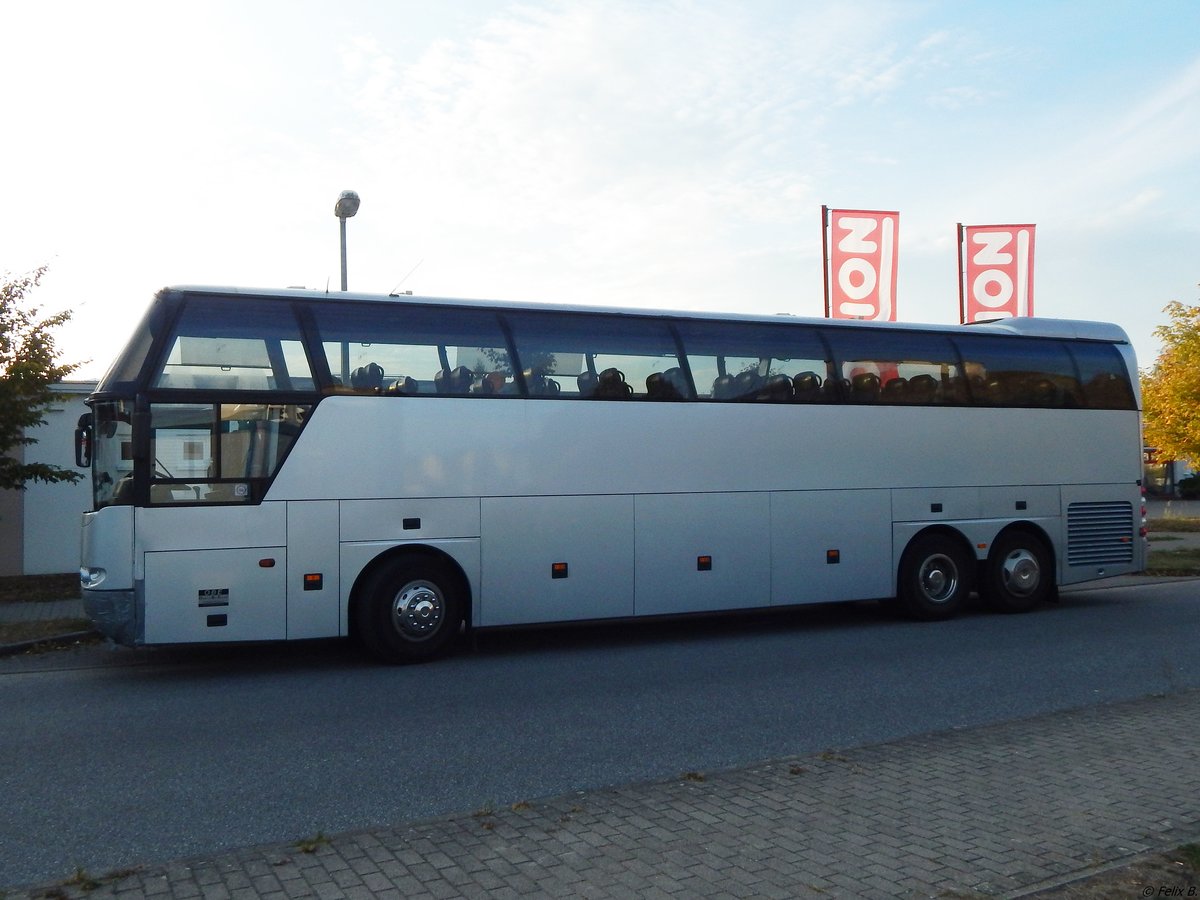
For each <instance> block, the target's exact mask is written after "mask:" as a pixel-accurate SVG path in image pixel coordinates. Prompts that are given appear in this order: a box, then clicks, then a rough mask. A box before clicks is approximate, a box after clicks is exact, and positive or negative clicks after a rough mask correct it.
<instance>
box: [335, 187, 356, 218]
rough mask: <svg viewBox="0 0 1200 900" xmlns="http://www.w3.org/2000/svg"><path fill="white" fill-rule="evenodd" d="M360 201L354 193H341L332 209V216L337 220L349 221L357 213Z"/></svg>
mask: <svg viewBox="0 0 1200 900" xmlns="http://www.w3.org/2000/svg"><path fill="white" fill-rule="evenodd" d="M360 202H361V201H360V200H359V198H358V194H356V193H354V191H342V193H341V195H340V196H339V197H338V200H337V204H336V205H335V206H334V207H333V214H334V215H335V216H337V217H338V218H339V219H349V218H350V217H351V216H353V215H354V214H355V213H356V212H358V204H359V203H360Z"/></svg>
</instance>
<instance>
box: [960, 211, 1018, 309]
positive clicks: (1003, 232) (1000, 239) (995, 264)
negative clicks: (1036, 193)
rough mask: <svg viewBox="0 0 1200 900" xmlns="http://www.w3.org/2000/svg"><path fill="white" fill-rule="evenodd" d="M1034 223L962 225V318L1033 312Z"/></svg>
mask: <svg viewBox="0 0 1200 900" xmlns="http://www.w3.org/2000/svg"><path fill="white" fill-rule="evenodd" d="M1034 227H1035V226H1033V225H966V226H964V225H959V226H958V228H959V250H960V253H959V273H958V278H959V296H960V297H961V298H962V302H961V304H960V307H961V308H960V310H959V312H960V315H961V321H963V322H967V323H969V322H982V321H986V320H988V319H1007V318H1011V317H1013V316H1032V315H1033V237H1034Z"/></svg>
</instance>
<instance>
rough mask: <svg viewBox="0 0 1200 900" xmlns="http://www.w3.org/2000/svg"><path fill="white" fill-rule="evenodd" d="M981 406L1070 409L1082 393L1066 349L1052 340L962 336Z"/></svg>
mask: <svg viewBox="0 0 1200 900" xmlns="http://www.w3.org/2000/svg"><path fill="white" fill-rule="evenodd" d="M955 341H956V343H957V344H958V346H959V348H960V349H961V350H962V354H963V358H964V360H966V362H965V364H964V365H965V368H966V371H967V372H968V373H969V374H970V375H971V393H972V402H974V403H975V404H977V405H980V406H1013V407H1031V408H1035V409H1071V408H1075V407H1079V406H1082V405H1083V388H1082V385H1081V384H1080V382H1079V376H1078V374H1077V372H1076V367H1075V362H1074V360H1073V359H1072V357H1071V355H1070V353H1069V352H1068V351H1067V346H1066V344H1064V343H1063V342H1061V341H1058V340H1054V339H1051V338H1028V337H1021V336H1016V337H999V336H995V335H987V334H979V335H975V334H964V335H958V336H956V338H955Z"/></svg>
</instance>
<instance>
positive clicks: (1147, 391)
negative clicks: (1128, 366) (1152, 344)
mask: <svg viewBox="0 0 1200 900" xmlns="http://www.w3.org/2000/svg"><path fill="white" fill-rule="evenodd" d="M1163 311H1164V312H1165V313H1167V315H1168V316H1170V318H1171V321H1170V323H1169V324H1167V325H1160V326H1159V327H1158V328H1156V329H1155V330H1154V333H1155V335H1157V337H1158V339H1159V340H1161V341H1162V343H1163V349H1162V352H1161V353H1160V354H1159V356H1158V359H1157V360H1156V361H1155V363H1154V366H1153V367H1152V368H1151V369H1149V370H1147V371H1144V372H1143V373H1142V423H1143V438H1144V441H1145V443H1146V445H1147V446H1149V447H1154V448H1155V449H1156V450H1158V452H1159V455H1160V456H1161V457H1163V458H1166V459H1180V460H1186V461H1187V462H1188V463H1189V464H1191V466H1192V467H1193V468H1200V306H1187V305H1186V304H1183V303H1180V302H1179V301H1174V302H1172V303H1168V304H1167V306H1166V308H1165V309H1164V310H1163Z"/></svg>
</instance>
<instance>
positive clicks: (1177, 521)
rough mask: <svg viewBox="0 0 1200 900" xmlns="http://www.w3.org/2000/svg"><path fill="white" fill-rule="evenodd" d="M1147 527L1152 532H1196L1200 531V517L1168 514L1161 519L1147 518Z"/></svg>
mask: <svg viewBox="0 0 1200 900" xmlns="http://www.w3.org/2000/svg"><path fill="white" fill-rule="evenodd" d="M1146 527H1147V528H1148V529H1149V530H1150V532H1151V533H1153V532H1155V531H1160V532H1161V531H1177V532H1182V531H1186V532H1196V531H1200V519H1187V518H1184V517H1183V516H1168V517H1166V518H1161V519H1147V520H1146Z"/></svg>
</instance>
